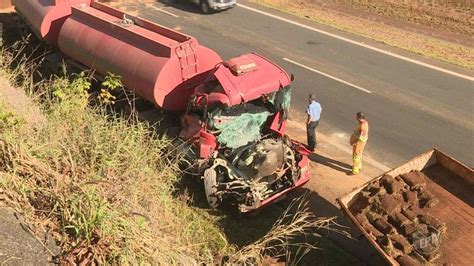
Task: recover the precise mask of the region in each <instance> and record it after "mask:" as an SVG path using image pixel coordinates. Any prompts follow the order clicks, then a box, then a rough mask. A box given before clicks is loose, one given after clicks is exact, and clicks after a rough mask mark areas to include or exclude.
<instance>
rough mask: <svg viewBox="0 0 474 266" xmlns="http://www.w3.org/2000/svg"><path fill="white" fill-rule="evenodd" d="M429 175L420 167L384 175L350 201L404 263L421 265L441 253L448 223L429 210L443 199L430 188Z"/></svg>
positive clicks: (366, 227)
mask: <svg viewBox="0 0 474 266" xmlns="http://www.w3.org/2000/svg"><path fill="white" fill-rule="evenodd" d="M427 178H428V177H426V176H425V174H423V173H422V172H420V171H412V172H410V173H406V174H402V175H399V176H396V177H392V176H389V175H384V176H383V177H382V178H380V179H378V180H375V181H373V182H372V183H370V184H369V185H368V186H366V188H365V189H364V190H362V191H361V192H359V193H358V194H357V195H356V196H355V197H354V199H353V200H352V201H351V202H350V204H349V206H350V207H349V209H350V211H351V212H352V213H353V214H354V216H355V217H356V219H357V220H358V221H359V223H360V224H361V225H362V227H363V228H364V230H365V231H366V232H367V233H368V234H369V236H370V237H371V238H372V239H374V240H375V241H376V242H377V243H378V244H379V245H380V246H381V247H382V248H383V249H384V251H385V252H386V253H387V254H388V255H389V256H391V257H393V258H394V259H395V260H396V261H398V262H399V263H400V264H401V265H418V264H420V263H427V262H432V261H434V260H435V259H436V258H437V257H439V251H438V250H439V244H440V241H439V240H440V237H441V236H442V235H443V234H445V233H446V229H447V227H446V224H445V223H443V222H441V221H440V220H438V219H437V218H435V217H433V216H432V215H430V214H429V212H430V213H432V212H433V211H434V208H435V207H436V205H437V204H438V203H439V199H438V198H437V197H436V196H434V195H433V194H432V193H430V191H429V190H428V189H427V187H426V180H427Z"/></svg>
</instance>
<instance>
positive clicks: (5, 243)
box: [0, 174, 59, 265]
mask: <svg viewBox="0 0 474 266" xmlns="http://www.w3.org/2000/svg"><path fill="white" fill-rule="evenodd" d="M0 178H1V174H0ZM0 198H1V192H0ZM30 230H31V229H29V227H28V225H27V223H26V221H25V220H24V219H23V218H22V216H21V215H20V214H19V213H17V212H15V211H14V210H13V209H11V208H7V207H4V206H2V205H1V200H0V239H1V241H0V265H48V264H52V256H53V255H57V254H59V249H58V248H57V247H55V246H54V244H53V243H51V242H52V241H45V239H39V238H38V237H36V236H33V234H32V233H30ZM44 242H47V243H49V244H47V245H44V244H43V243H44Z"/></svg>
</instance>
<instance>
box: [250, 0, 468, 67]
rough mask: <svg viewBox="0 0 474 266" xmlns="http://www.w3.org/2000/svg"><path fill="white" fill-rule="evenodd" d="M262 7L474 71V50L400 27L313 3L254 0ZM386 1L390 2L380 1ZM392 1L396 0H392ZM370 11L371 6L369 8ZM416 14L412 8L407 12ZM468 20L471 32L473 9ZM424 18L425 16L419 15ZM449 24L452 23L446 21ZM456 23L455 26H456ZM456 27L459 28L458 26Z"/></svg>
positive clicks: (355, 3)
mask: <svg viewBox="0 0 474 266" xmlns="http://www.w3.org/2000/svg"><path fill="white" fill-rule="evenodd" d="M253 1H254V2H256V3H259V4H261V5H264V6H267V7H271V8H275V9H279V10H283V11H285V12H288V13H290V14H293V15H296V16H300V17H304V18H308V19H311V20H313V21H316V22H318V23H322V24H326V25H329V26H332V27H335V28H338V29H341V30H345V31H348V32H351V33H355V34H358V35H361V36H364V37H367V38H370V39H373V40H376V41H379V42H382V43H386V44H388V45H391V46H394V47H398V48H401V49H404V50H407V51H411V52H414V53H417V54H420V55H423V56H427V57H431V58H434V59H437V60H440V61H444V62H447V63H452V64H455V65H459V66H462V67H466V68H468V69H474V48H472V47H466V46H463V45H459V44H455V43H450V42H447V41H443V40H439V39H435V38H431V37H428V36H425V35H422V34H418V33H415V32H412V31H407V30H403V29H400V28H398V27H394V26H389V25H383V24H380V23H374V22H373V21H370V20H367V19H363V18H359V17H355V16H350V15H347V14H341V13H339V12H337V11H335V10H333V9H331V8H325V7H323V6H320V5H318V4H314V3H310V2H311V1H289V0H253ZM380 2H387V1H380ZM392 2H393V1H392ZM351 3H352V4H353V5H361V4H362V3H367V4H369V3H371V4H373V5H375V6H380V4H381V3H379V4H375V3H378V2H377V1H351ZM367 8H368V7H367ZM408 10H411V11H413V10H412V9H408ZM470 10H471V11H469V12H468V14H471V15H470V17H469V19H467V20H466V21H467V22H466V21H464V20H463V23H469V25H471V26H468V27H464V26H463V27H462V28H463V29H466V30H467V29H469V30H471V31H472V29H473V27H472V9H470ZM387 12H388V11H387ZM413 12H414V13H409V14H410V15H407V16H409V17H416V16H417V12H416V11H413ZM420 17H422V16H420ZM446 21H450V20H449V19H446ZM455 24H456V23H455ZM456 25H459V23H458V24H456Z"/></svg>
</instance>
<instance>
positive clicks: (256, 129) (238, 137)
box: [215, 112, 270, 149]
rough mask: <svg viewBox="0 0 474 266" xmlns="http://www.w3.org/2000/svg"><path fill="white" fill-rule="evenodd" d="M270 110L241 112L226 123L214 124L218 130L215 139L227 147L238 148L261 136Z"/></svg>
mask: <svg viewBox="0 0 474 266" xmlns="http://www.w3.org/2000/svg"><path fill="white" fill-rule="evenodd" d="M269 115H270V112H261V113H256V114H242V115H240V116H237V117H235V118H234V119H232V120H230V121H229V122H227V123H224V124H219V125H215V127H216V128H217V129H218V130H220V133H219V136H218V137H217V140H218V141H219V143H221V144H223V145H225V146H226V147H228V148H232V149H235V148H238V147H241V146H243V145H245V144H247V143H249V142H252V141H255V140H258V139H259V138H260V137H261V130H262V127H263V125H264V124H265V122H266V121H267V119H268V116H269Z"/></svg>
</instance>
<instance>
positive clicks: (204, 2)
mask: <svg viewBox="0 0 474 266" xmlns="http://www.w3.org/2000/svg"><path fill="white" fill-rule="evenodd" d="M181 2H191V3H194V4H196V5H199V7H200V8H201V11H202V13H204V14H209V13H212V12H216V11H221V10H225V9H229V8H232V7H234V6H235V5H236V4H237V0H181Z"/></svg>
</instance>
